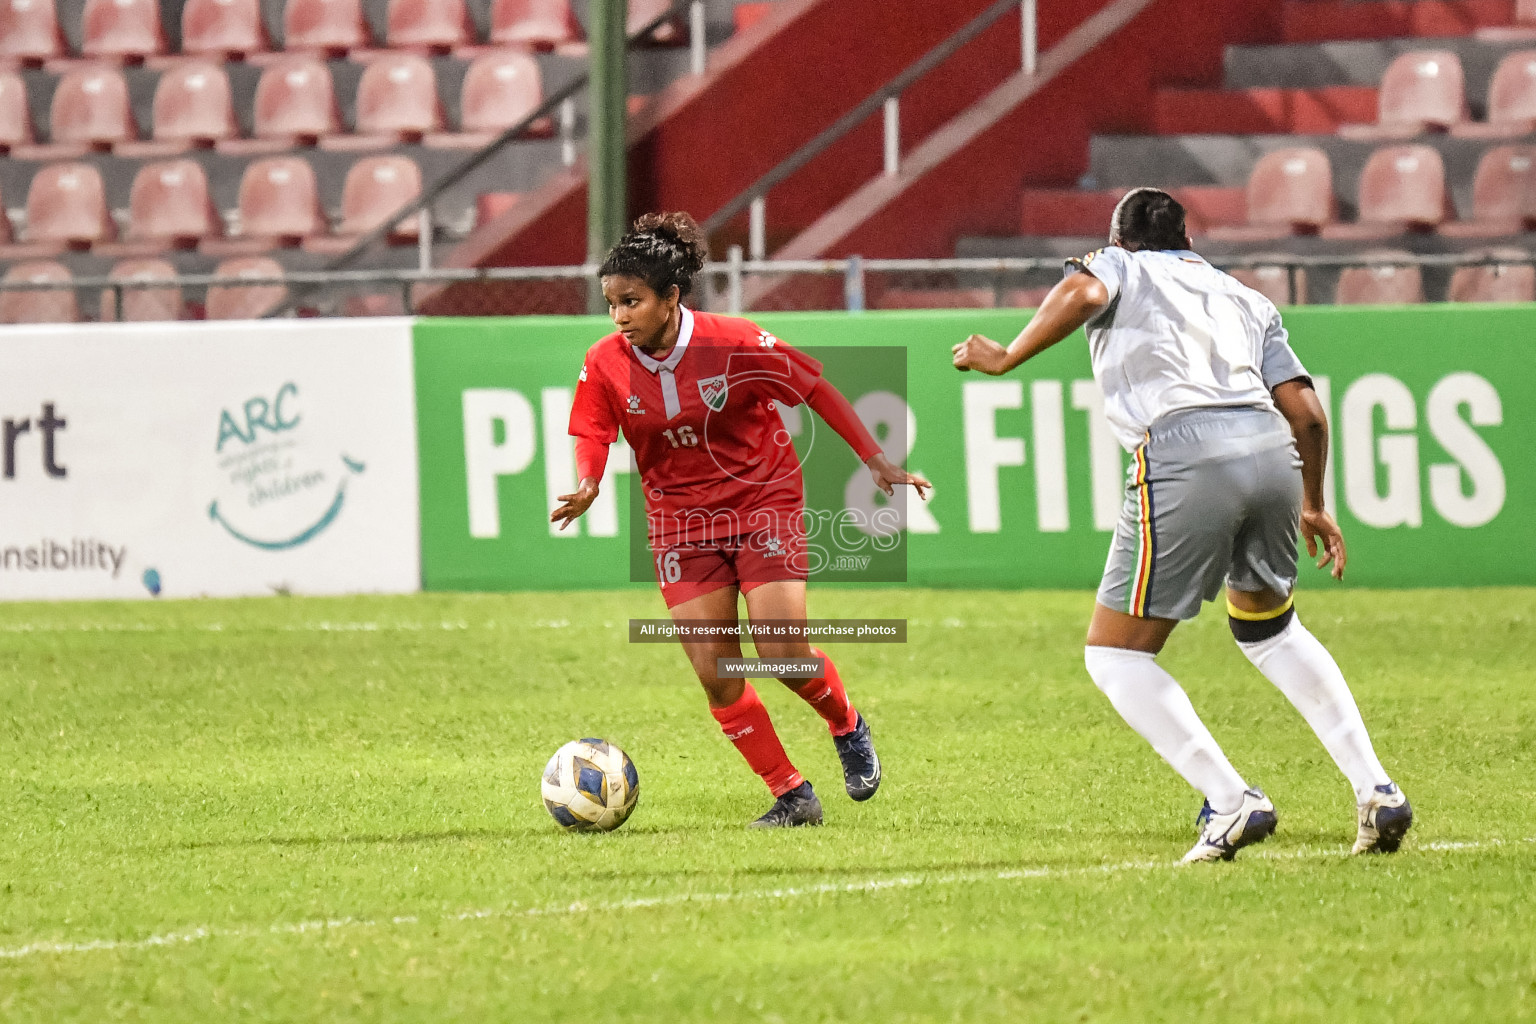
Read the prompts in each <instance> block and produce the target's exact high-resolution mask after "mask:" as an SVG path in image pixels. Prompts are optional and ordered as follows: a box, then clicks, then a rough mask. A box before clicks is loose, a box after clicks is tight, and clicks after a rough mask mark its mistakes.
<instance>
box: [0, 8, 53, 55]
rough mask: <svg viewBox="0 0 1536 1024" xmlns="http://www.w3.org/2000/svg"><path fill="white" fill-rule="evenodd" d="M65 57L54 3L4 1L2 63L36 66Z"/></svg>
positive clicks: (0, 26) (0, 15)
mask: <svg viewBox="0 0 1536 1024" xmlns="http://www.w3.org/2000/svg"><path fill="white" fill-rule="evenodd" d="M63 55H64V33H63V32H61V31H59V16H58V12H57V11H56V10H55V9H54V6H53V0H0V62H3V63H7V64H23V65H26V66H29V67H35V66H37V65H40V64H42V63H43V62H44V61H46V60H49V59H51V58H54V57H61V56H63Z"/></svg>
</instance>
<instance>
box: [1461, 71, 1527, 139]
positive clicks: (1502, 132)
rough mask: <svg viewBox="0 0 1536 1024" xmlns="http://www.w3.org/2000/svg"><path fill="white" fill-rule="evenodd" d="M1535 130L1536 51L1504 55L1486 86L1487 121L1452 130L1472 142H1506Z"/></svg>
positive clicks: (1472, 122)
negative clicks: (1499, 140) (1501, 140)
mask: <svg viewBox="0 0 1536 1024" xmlns="http://www.w3.org/2000/svg"><path fill="white" fill-rule="evenodd" d="M1533 130H1536V50H1520V51H1517V52H1515V53H1509V54H1505V55H1504V57H1503V59H1501V60H1500V61H1499V66H1498V67H1497V68H1495V69H1494V72H1493V78H1492V79H1491V80H1490V81H1489V83H1488V118H1487V120H1486V121H1471V122H1467V123H1465V124H1459V125H1456V126H1454V127H1453V128H1452V129H1451V133H1452V134H1453V135H1457V136H1460V137H1462V138H1473V139H1507V138H1514V137H1515V136H1519V135H1528V134H1530V133H1531V131H1533Z"/></svg>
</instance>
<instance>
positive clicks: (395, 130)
mask: <svg viewBox="0 0 1536 1024" xmlns="http://www.w3.org/2000/svg"><path fill="white" fill-rule="evenodd" d="M442 127H443V107H442V104H441V103H440V102H439V100H438V97H437V77H436V75H435V73H434V72H433V70H432V65H431V64H429V63H428V62H427V61H426V60H425V59H424V58H422V57H418V56H415V55H414V54H393V55H390V56H387V57H381V58H380V59H378V60H375V61H373V62H371V63H370V64H369V65H368V67H367V68H366V69H365V70H364V71H363V76H362V78H361V79H359V80H358V83H357V132H356V134H354V135H338V136H334V137H329V138H323V139H321V140H320V146H321V148H323V149H335V150H348V151H356V150H368V149H385V148H387V147H389V146H393V145H396V144H398V143H401V142H420V141H421V140H422V138H423V137H424V136H425V135H426V134H427V133H429V132H436V131H440V130H441V129H442Z"/></svg>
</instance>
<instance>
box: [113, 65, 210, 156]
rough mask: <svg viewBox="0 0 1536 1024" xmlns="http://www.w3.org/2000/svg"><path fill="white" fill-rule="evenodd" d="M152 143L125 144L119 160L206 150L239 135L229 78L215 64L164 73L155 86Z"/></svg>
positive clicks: (174, 69)
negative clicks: (222, 140) (223, 140)
mask: <svg viewBox="0 0 1536 1024" xmlns="http://www.w3.org/2000/svg"><path fill="white" fill-rule="evenodd" d="M154 115H155V128H154V141H152V142H140V143H125V144H123V145H120V146H118V147H117V152H118V153H120V154H121V155H123V156H171V155H173V154H175V153H181V152H185V151H186V150H189V149H208V148H211V147H212V146H213V145H214V143H215V142H217V141H219V140H221V139H231V138H234V137H235V136H236V135H237V134H239V128H238V126H237V125H236V124H235V108H234V104H233V103H232V102H231V100H230V92H229V76H228V75H226V74H225V73H224V68H223V67H221V66H220V65H218V64H214V63H211V62H209V61H205V60H193V61H182V62H180V63H178V64H176V65H175V66H174V67H171V68H168V69H166V71H165V72H163V73H162V74H161V75H160V81H159V82H158V83H157V84H156V86H155V106H154Z"/></svg>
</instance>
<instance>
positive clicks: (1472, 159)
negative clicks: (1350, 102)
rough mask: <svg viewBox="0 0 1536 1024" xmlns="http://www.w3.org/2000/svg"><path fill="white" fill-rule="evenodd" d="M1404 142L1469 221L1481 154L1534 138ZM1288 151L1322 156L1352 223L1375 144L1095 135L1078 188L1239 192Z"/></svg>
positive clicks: (1319, 138)
mask: <svg viewBox="0 0 1536 1024" xmlns="http://www.w3.org/2000/svg"><path fill="white" fill-rule="evenodd" d="M1407 141H1412V142H1416V143H1423V144H1424V145H1428V146H1433V147H1434V148H1435V149H1436V150H1438V151H1439V153H1440V156H1441V158H1442V159H1443V160H1444V161H1445V174H1446V179H1447V181H1448V182H1449V184H1450V188H1451V197H1452V200H1453V201H1454V203H1455V206H1456V211H1457V214H1458V216H1460V217H1463V218H1465V217H1469V216H1471V211H1472V176H1473V173H1474V172H1475V171H1476V170H1477V161H1478V160H1479V158H1481V156H1482V155H1483V153H1484V152H1485V151H1486V150H1488V149H1490V148H1491V147H1493V146H1494V145H1499V144H1505V143H1508V144H1516V143H1518V144H1524V145H1530V144H1532V143H1536V135H1533V136H1526V137H1524V138H1519V139H1509V140H1500V141H1499V142H1491V141H1490V142H1485V141H1481V140H1476V139H1458V138H1453V137H1450V136H1447V135H1421V136H1419V137H1417V138H1415V139H1412V140H1407ZM1291 146H1315V147H1317V148H1318V149H1321V150H1322V151H1323V152H1324V153H1327V154H1328V160H1329V162H1330V163H1331V164H1332V165H1333V188H1334V194H1335V195H1336V196H1337V197H1338V201H1339V212H1340V217H1341V219H1343V220H1350V219H1352V218H1353V217H1354V214H1355V196H1356V193H1357V192H1358V189H1359V182H1360V171H1361V169H1362V168H1363V167H1364V166H1365V161H1366V159H1367V158H1368V157H1369V156H1370V154H1371V152H1372V151H1373V150H1375V149H1376V148H1377V146H1378V144H1377V143H1370V142H1356V141H1352V140H1349V139H1341V138H1339V137H1338V136H1336V135H1162V136H1158V135H1096V136H1094V138H1093V140H1092V141H1091V142H1090V143H1089V153H1090V156H1089V174H1088V178H1087V179H1086V180H1085V181H1084V185H1085V187H1090V188H1095V189H1126V188H1132V187H1135V186H1137V185H1157V186H1160V187H1163V188H1169V187H1173V186H1186V185H1221V186H1226V187H1229V188H1241V187H1243V186H1245V185H1246V184H1247V182H1248V175H1249V173H1250V172H1251V171H1252V170H1253V165H1254V164H1255V163H1257V162H1258V159H1259V157H1261V156H1263V155H1264V154H1265V153H1268V152H1271V151H1272V150H1276V149H1285V148H1289V147H1291Z"/></svg>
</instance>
